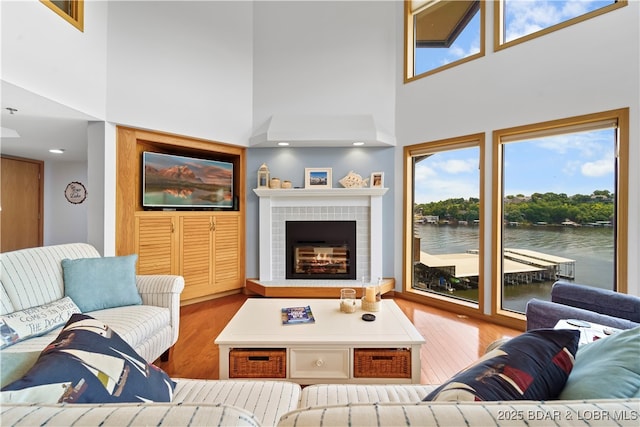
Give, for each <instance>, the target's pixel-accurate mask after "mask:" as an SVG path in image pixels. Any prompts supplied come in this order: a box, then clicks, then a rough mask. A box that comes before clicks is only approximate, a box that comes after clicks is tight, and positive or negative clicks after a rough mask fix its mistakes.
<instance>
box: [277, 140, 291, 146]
mask: <svg viewBox="0 0 640 427" xmlns="http://www.w3.org/2000/svg"><path fill="white" fill-rule="evenodd" d="M278 145H279V146H281V147H288V146H289V143H288V142H284V141H283V142H278Z"/></svg>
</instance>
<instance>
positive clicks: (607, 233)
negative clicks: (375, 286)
mask: <svg viewBox="0 0 640 427" xmlns="http://www.w3.org/2000/svg"><path fill="white" fill-rule="evenodd" d="M416 232H417V235H418V236H420V238H421V242H420V249H421V250H422V251H424V252H426V253H428V254H432V255H438V254H451V253H464V252H466V251H467V250H469V249H478V242H479V227H474V226H449V225H427V224H425V225H416ZM504 238H505V243H504V247H505V248H512V249H530V250H534V251H538V252H543V253H546V254H549V255H555V256H561V257H565V258H570V259H573V260H575V261H576V263H575V276H576V277H575V282H577V283H581V284H586V285H590V286H595V287H599V288H604V289H612V288H613V269H614V262H613V260H614V229H613V227H537V226H533V227H507V228H506V229H505V235H504ZM552 284H553V282H552V281H551V282H534V283H530V284H520V285H513V286H511V285H510V286H506V287H505V292H504V294H505V295H504V306H503V307H504V308H506V309H509V310H514V311H519V312H524V308H525V306H526V303H527V301H528V300H529V299H531V298H540V299H545V300H549V299H550V289H551V285H552ZM455 296H456V297H460V298H465V299H472V300H474V301H477V300H478V292H477V289H470V290H456V291H455Z"/></svg>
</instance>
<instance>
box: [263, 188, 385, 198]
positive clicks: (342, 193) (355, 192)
mask: <svg viewBox="0 0 640 427" xmlns="http://www.w3.org/2000/svg"><path fill="white" fill-rule="evenodd" d="M388 190H389V189H388V188H366V187H365V188H284V189H282V188H279V189H272V188H254V189H253V192H254V193H256V195H257V196H258V197H354V196H370V197H371V196H383V195H384V194H385V193H386V192H387V191H388Z"/></svg>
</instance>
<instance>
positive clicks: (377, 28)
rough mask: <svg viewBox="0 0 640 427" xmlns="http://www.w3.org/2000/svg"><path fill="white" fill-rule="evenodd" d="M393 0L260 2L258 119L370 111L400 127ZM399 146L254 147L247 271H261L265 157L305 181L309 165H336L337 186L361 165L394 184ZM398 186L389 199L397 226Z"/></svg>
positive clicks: (281, 172) (382, 122)
mask: <svg viewBox="0 0 640 427" xmlns="http://www.w3.org/2000/svg"><path fill="white" fill-rule="evenodd" d="M395 6H396V3H395V2H388V1H387V2H382V1H370V2H364V1H355V2H347V1H335V2H334V1H315V2H314V1H295V2H291V1H284V2H270V1H269V2H266V1H258V2H256V3H255V4H254V14H255V15H254V16H255V18H254V63H253V65H254V68H253V88H254V91H253V125H254V130H255V129H257V128H259V127H260V126H262V125H263V124H264V123H265V122H266V121H267V120H268V119H269V117H271V116H272V115H273V114H302V115H304V114H365V113H366V114H372V115H373V117H374V119H375V121H376V123H377V124H378V125H379V126H380V127H381V128H382V129H384V130H385V131H387V132H389V133H391V134H393V133H394V128H395V85H396V80H397V78H398V77H397V74H396V69H395V64H394V62H393V60H392V58H394V55H395V49H396V46H395V33H396V32H397V25H398V22H396V21H395V20H394V19H393V15H394V13H395ZM392 158H393V148H375V149H372V148H369V149H367V148H322V147H316V148H304V149H282V148H280V149H279V148H250V149H249V150H248V155H247V185H248V191H247V201H246V208H247V210H246V212H247V233H246V235H247V244H246V248H247V250H246V253H247V254H246V255H247V259H246V270H247V277H258V259H259V254H258V232H257V228H258V214H259V213H258V198H257V196H256V195H255V194H254V193H253V191H251V190H252V189H253V188H255V185H256V172H257V169H258V167H260V165H261V164H262V163H263V162H267V164H268V166H269V167H270V168H271V173H272V176H278V177H280V178H281V179H283V180H284V179H290V180H291V181H292V183H293V185H294V186H304V168H305V167H331V168H333V181H334V184H333V185H334V186H336V187H339V186H340V185H339V184H338V181H339V180H340V178H342V177H343V176H345V175H346V174H347V173H349V171H350V170H353V171H355V172H356V173H359V174H361V175H363V176H364V177H369V175H370V174H371V172H375V171H382V172H385V173H386V176H387V178H386V182H385V185H386V186H389V185H393V160H392ZM392 193H393V191H390V192H388V193H387V195H385V197H384V199H383V205H384V206H383V210H384V213H383V215H384V221H385V224H393V223H394V222H395V221H394V212H393V207H394V198H393V194H392ZM392 233H393V229H392V228H390V227H385V230H384V240H385V242H389V244H385V246H384V259H385V263H384V265H383V266H382V268H383V274H384V275H385V276H387V277H388V276H393V258H394V254H396V253H398V252H397V251H395V250H394V245H393V243H392V242H393V234H392Z"/></svg>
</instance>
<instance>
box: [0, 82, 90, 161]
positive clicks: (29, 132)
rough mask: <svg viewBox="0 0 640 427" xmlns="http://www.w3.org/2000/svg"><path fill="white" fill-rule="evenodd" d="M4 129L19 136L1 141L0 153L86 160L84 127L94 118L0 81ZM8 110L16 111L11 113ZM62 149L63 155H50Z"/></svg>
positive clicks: (28, 156) (38, 157) (53, 159)
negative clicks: (53, 149) (55, 150)
mask: <svg viewBox="0 0 640 427" xmlns="http://www.w3.org/2000/svg"><path fill="white" fill-rule="evenodd" d="M0 100H1V101H2V115H1V119H0V124H1V125H2V127H3V128H8V129H13V130H15V131H16V132H17V133H18V135H20V137H18V138H7V137H4V136H2V137H1V138H0V153H2V154H3V155H11V156H17V157H24V158H29V159H35V160H43V161H74V162H78V161H81V162H82V161H86V160H87V124H88V123H89V121H90V120H95V119H94V118H92V117H90V116H88V115H86V114H83V113H80V112H78V111H76V110H74V109H71V108H69V107H66V106H64V105H62V104H58V103H57V102H54V101H51V100H50V99H47V98H45V97H42V96H40V95H37V94H34V93H33V92H29V91H27V90H24V89H22V88H20V87H18V86H15V85H12V84H10V83H7V82H5V81H2V82H1V86H0ZM7 108H14V109H16V110H17V111H16V112H15V113H13V114H11V112H10V111H9V110H7ZM52 148H62V149H64V150H65V152H64V153H63V154H53V153H50V152H49V149H52Z"/></svg>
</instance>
